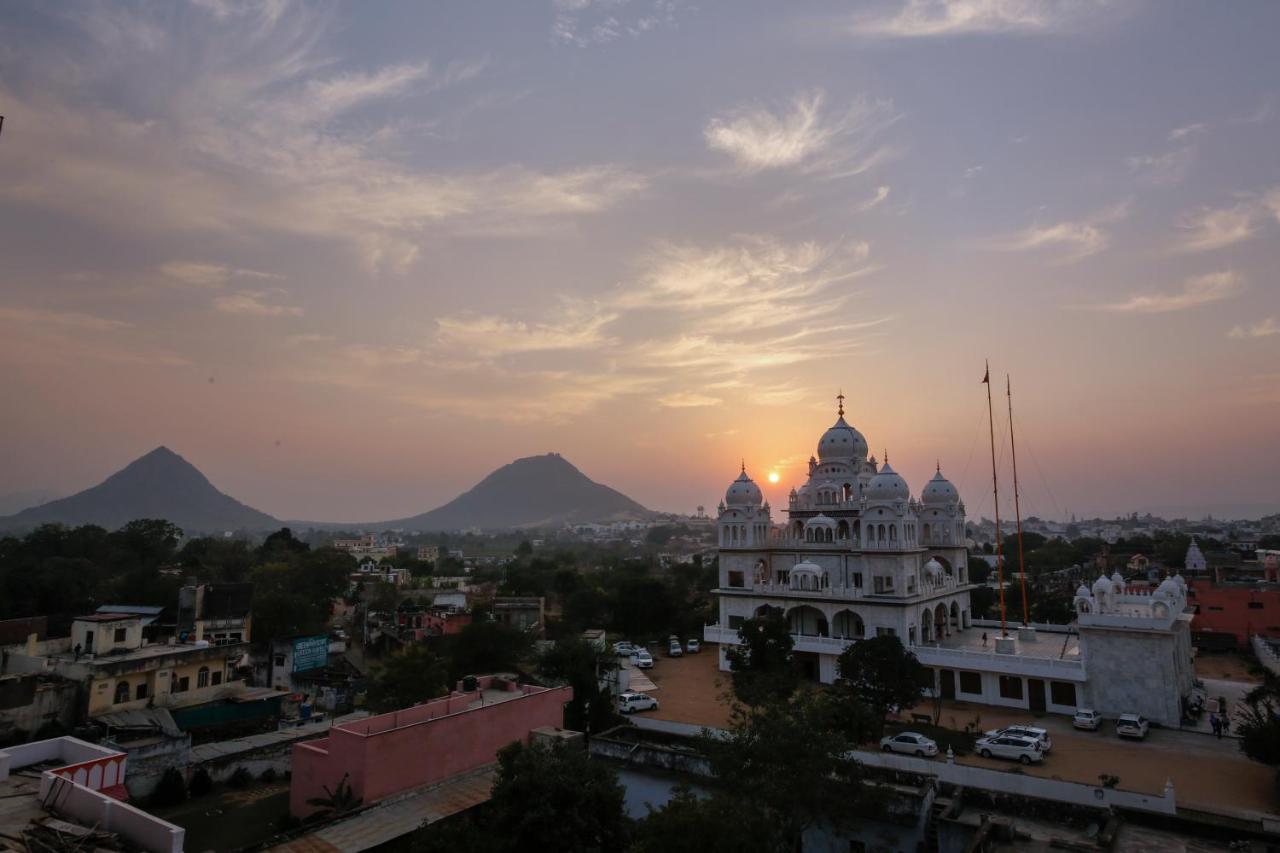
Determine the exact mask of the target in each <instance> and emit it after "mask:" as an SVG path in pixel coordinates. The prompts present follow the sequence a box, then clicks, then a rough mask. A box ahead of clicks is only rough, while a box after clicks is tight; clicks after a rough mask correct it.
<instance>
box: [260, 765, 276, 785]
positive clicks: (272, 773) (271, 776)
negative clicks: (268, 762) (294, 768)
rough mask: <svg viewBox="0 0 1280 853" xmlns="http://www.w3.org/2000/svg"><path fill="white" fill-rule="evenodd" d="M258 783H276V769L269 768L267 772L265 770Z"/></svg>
mask: <svg viewBox="0 0 1280 853" xmlns="http://www.w3.org/2000/svg"><path fill="white" fill-rule="evenodd" d="M258 781H259V782H274V781H276V769H275V768H274V767H268V768H267V769H266V770H263V771H262V773H261V774H259V775H258Z"/></svg>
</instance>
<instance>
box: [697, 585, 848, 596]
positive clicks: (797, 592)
mask: <svg viewBox="0 0 1280 853" xmlns="http://www.w3.org/2000/svg"><path fill="white" fill-rule="evenodd" d="M717 592H739V593H745V594H751V595H767V596H772V597H777V598H827V599H836V600H846V599H854V598H862V597H863V596H865V595H866V591H865V590H864V589H862V587H855V586H830V587H827V588H825V589H793V588H792V587H790V586H788V585H787V584H780V583H753V584H749V585H748V586H722V587H720V588H719V589H718V590H717Z"/></svg>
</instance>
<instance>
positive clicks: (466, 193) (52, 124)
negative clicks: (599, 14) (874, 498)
mask: <svg viewBox="0 0 1280 853" xmlns="http://www.w3.org/2000/svg"><path fill="white" fill-rule="evenodd" d="M268 7H269V8H268ZM68 20H71V21H73V22H74V23H75V24H76V25H78V26H80V28H81V30H82V35H83V38H82V39H80V40H79V41H74V42H73V41H72V40H65V41H64V42H60V43H56V44H39V45H32V46H30V47H29V48H24V49H26V50H28V51H29V54H30V55H28V56H25V57H24V61H26V62H27V64H28V65H29V66H30V67H31V68H34V69H37V70H39V69H42V68H43V69H45V70H46V71H47V73H32V74H30V75H29V77H30V78H31V79H40V80H41V81H42V82H41V85H40V86H39V87H34V86H23V85H20V84H21V81H18V83H12V82H8V83H7V85H8V86H9V87H10V88H5V86H3V85H0V97H3V99H4V100H6V101H9V102H10V103H12V104H13V105H14V106H13V108H12V109H13V111H14V112H17V113H21V114H22V115H23V116H24V128H23V133H22V134H20V135H14V138H13V139H12V140H10V139H8V138H6V149H7V153H6V157H7V158H9V160H10V164H11V168H12V170H13V172H12V173H13V174H15V175H21V176H22V177H21V178H20V179H18V180H15V181H9V182H6V185H5V186H4V187H3V188H0V197H4V198H7V199H8V200H10V201H14V202H18V203H22V204H27V205H30V206H33V207H39V208H44V209H50V210H55V211H58V212H60V213H63V214H67V215H70V216H73V217H76V218H80V219H85V218H89V219H92V220H93V221H94V223H95V224H97V225H99V226H103V227H106V228H109V229H121V230H123V229H132V230H142V231H145V233H146V235H147V237H148V239H154V236H155V235H156V234H157V233H158V232H164V231H168V232H175V233H200V234H205V235H210V236H226V235H243V234H254V235H255V236H256V235H258V234H262V233H270V234H286V235H296V236H302V237H304V238H313V239H317V240H321V241H325V242H329V243H334V242H336V243H338V244H339V245H346V246H351V247H353V248H354V249H355V251H356V252H357V253H358V256H359V258H360V259H361V260H362V261H363V262H364V263H365V264H366V265H367V266H368V267H369V268H370V269H387V270H404V269H407V268H408V266H409V265H410V264H411V263H412V262H413V261H414V260H415V259H416V258H417V256H418V251H419V245H420V244H421V242H422V241H423V239H424V237H425V235H427V234H429V233H430V232H432V231H433V230H436V231H440V230H465V231H467V232H470V233H476V232H487V233H498V234H501V233H509V232H522V233H527V232H528V231H529V230H531V229H533V228H535V227H537V223H539V222H550V221H552V220H556V219H562V218H566V217H574V216H580V215H583V214H586V213H592V212H596V211H599V210H602V209H604V208H607V207H609V206H611V205H614V204H617V203H618V202H619V201H621V200H622V199H625V198H628V197H630V196H632V195H634V194H635V193H637V192H639V191H640V190H642V189H643V188H644V187H645V186H646V184H647V182H646V179H645V178H644V177H643V176H641V175H639V174H636V173H634V172H633V171H631V170H628V169H627V168H625V167H623V166H619V165H616V164H610V163H593V164H583V165H575V166H570V167H568V168H563V169H556V170H541V169H537V168H531V167H529V166H524V165H517V164H511V165H507V166H494V167H489V168H482V169H472V170H458V171H454V172H450V173H438V172H433V171H430V170H426V169H424V168H422V167H421V166H420V165H418V164H416V163H413V162H411V161H409V160H408V159H406V158H405V157H404V156H403V151H402V150H401V148H400V147H399V146H398V145H397V144H396V143H397V139H398V135H399V134H398V131H397V130H396V122H397V121H398V120H399V119H398V118H390V119H386V120H379V118H378V117H379V116H383V115H386V114H387V113H388V111H387V110H386V109H385V107H386V105H388V104H390V103H395V102H397V101H403V100H405V99H409V98H421V97H422V96H424V95H425V94H427V93H430V92H435V91H438V90H440V89H445V88H449V87H457V86H460V85H462V84H463V83H464V81H468V80H471V79H474V78H475V77H477V76H478V75H479V74H481V73H482V72H483V69H484V67H485V62H484V60H483V59H477V60H475V61H472V62H455V63H452V64H449V65H445V66H442V67H436V66H435V65H433V64H431V63H430V62H428V61H426V60H425V59H424V60H421V61H417V62H409V63H400V64H396V65H391V66H386V67H380V68H372V69H365V70H338V69H336V68H335V65H336V61H335V59H334V57H333V55H332V54H331V53H330V51H329V49H328V45H329V44H330V37H331V32H332V30H333V29H334V26H333V21H332V16H331V15H329V14H328V13H326V12H323V11H320V10H318V9H316V8H313V7H307V6H300V5H299V6H295V5H294V4H292V3H290V2H288V0H279V2H274V3H270V4H258V5H256V6H255V5H253V4H247V5H246V6H243V7H242V6H240V5H237V4H233V3H225V2H211V3H206V4H204V5H202V6H193V7H185V8H183V9H182V10H181V11H179V12H176V13H175V14H174V15H172V16H164V17H163V18H151V17H149V16H148V15H147V14H146V13H144V12H142V11H140V10H133V9H132V8H129V7H126V8H125V9H124V10H110V11H109V13H108V12H104V13H102V14H96V13H95V14H94V15H85V16H83V17H81V16H76V17H74V18H69V19H68ZM135 27H136V28H137V29H138V31H139V33H142V34H140V35H130V33H132V32H133V28H135ZM144 35H145V37H144ZM122 39H129V40H130V42H129V49H128V50H124V49H121V47H120V45H121V40H122ZM72 43H74V44H75V45H76V48H75V49H74V50H72V49H70V48H69V47H68V45H69V44H72ZM143 66H145V67H147V68H152V67H164V68H166V69H168V70H169V71H168V73H166V74H164V75H154V74H150V73H149V74H148V77H147V84H146V86H145V87H139V91H145V92H146V93H147V95H148V97H147V98H146V99H145V100H144V101H143V102H141V103H140V104H139V105H136V106H135V108H134V109H132V110H131V111H127V112H126V111H124V110H122V109H113V108H111V107H108V106H105V105H103V104H102V103H100V102H98V101H95V100H91V99H89V98H88V97H87V96H86V94H85V90H84V87H83V86H82V85H80V81H83V80H86V79H115V78H117V77H119V78H121V79H125V80H127V79H129V75H131V74H137V73H138V71H137V69H138V68H139V67H143ZM68 69H70V70H68ZM14 86H18V88H13V87H14ZM393 115H394V114H393ZM8 136H9V134H6V137H8ZM193 272H194V271H193V270H187V273H188V274H191V273H193ZM196 275H199V273H196Z"/></svg>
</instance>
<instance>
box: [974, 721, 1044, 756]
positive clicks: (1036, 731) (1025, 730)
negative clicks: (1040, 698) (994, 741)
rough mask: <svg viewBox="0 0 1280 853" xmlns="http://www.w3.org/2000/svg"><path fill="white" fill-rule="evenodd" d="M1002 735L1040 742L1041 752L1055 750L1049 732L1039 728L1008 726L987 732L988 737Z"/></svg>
mask: <svg viewBox="0 0 1280 853" xmlns="http://www.w3.org/2000/svg"><path fill="white" fill-rule="evenodd" d="M1001 735H1013V736H1014V737H1025V738H1030V739H1031V740H1035V741H1039V742H1040V751H1041V752H1048V751H1049V750H1051V749H1053V741H1052V740H1050V739H1049V732H1048V731H1047V730H1045V729H1042V728H1040V727H1039V726H1024V725H1017V726H1006V727H1005V728H1003V729H997V730H996V731H993V732H987V737H1000V736H1001Z"/></svg>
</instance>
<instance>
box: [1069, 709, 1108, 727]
mask: <svg viewBox="0 0 1280 853" xmlns="http://www.w3.org/2000/svg"><path fill="white" fill-rule="evenodd" d="M1071 725H1073V726H1075V727H1076V728H1077V729H1084V730H1085V731H1090V732H1096V731H1097V730H1098V728H1099V727H1100V726H1101V725H1102V715H1101V714H1099V713H1098V712H1097V711H1094V710H1092V709H1091V708H1076V715H1075V716H1074V717H1072V718H1071Z"/></svg>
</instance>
